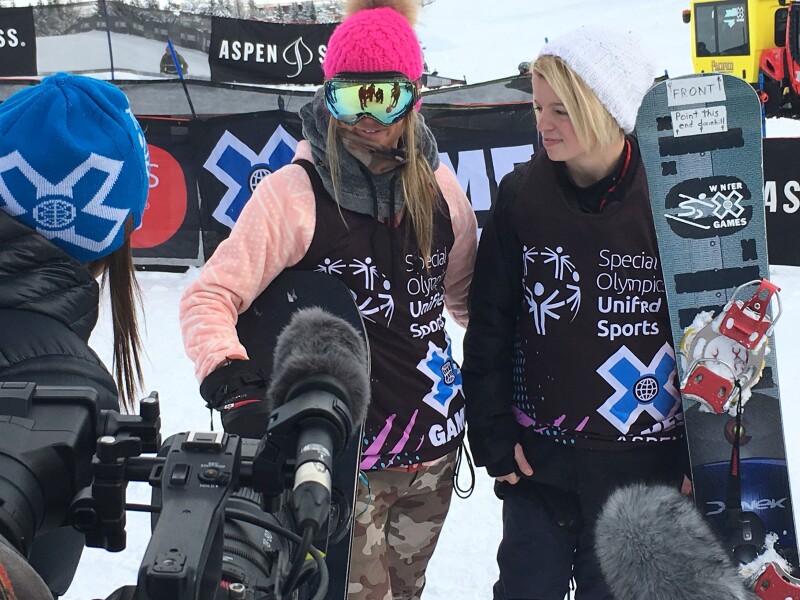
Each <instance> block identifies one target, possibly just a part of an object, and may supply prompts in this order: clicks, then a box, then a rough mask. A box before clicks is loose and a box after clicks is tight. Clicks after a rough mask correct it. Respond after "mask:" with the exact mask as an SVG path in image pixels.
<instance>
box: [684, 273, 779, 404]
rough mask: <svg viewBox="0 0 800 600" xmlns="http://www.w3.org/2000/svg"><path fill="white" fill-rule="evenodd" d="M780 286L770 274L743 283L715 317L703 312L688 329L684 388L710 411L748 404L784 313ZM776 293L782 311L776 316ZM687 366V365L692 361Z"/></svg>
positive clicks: (689, 395)
mask: <svg viewBox="0 0 800 600" xmlns="http://www.w3.org/2000/svg"><path fill="white" fill-rule="evenodd" d="M751 285H758V289H756V291H755V293H754V294H753V295H752V296H751V297H750V298H749V299H748V300H739V299H737V297H738V296H739V294H740V292H741V291H742V289H743V288H746V287H748V286H751ZM779 291H780V288H778V287H777V286H776V285H775V284H773V283H771V282H769V281H767V280H766V279H760V280H759V279H756V280H754V281H749V282H747V283H743V284H742V285H740V286H739V287H738V288H736V291H735V292H734V293H733V296H732V297H731V299H730V300H729V301H728V303H727V304H726V305H725V308H723V309H722V312H721V313H720V314H719V315H717V317H716V318H715V317H714V316H713V313H711V312H702V313H700V314H698V315H697V317H695V320H694V322H693V323H692V324H691V325H689V327H687V328H686V330H685V331H684V336H683V340H682V341H681V346H680V350H681V359H682V360H683V361H684V364H683V367H684V369H683V372H684V377H683V380H682V381H681V393H683V395H684V396H685V397H686V398H690V399H692V400H694V401H696V402H698V403H700V405H701V406H702V407H703V408H705V409H706V410H708V411H710V412H714V413H717V414H722V413H724V412H729V411H731V409H734V408H735V407H736V403H737V402H741V403H742V406H744V404H745V402H747V400H748V399H749V398H750V394H751V392H750V390H751V389H752V387H753V386H754V385H755V384H756V383H757V382H758V380H759V379H760V378H761V373H762V372H763V370H764V364H765V357H766V355H767V353H768V352H769V345H768V342H767V338H768V337H769V336H770V335H772V331H773V328H774V326H775V323H777V321H778V318H779V317H780V314H781V305H780V298H779V297H778V292H779ZM773 297H774V298H775V301H776V305H777V313H776V315H775V317H774V319H771V318H770V316H769V314H768V312H769V305H770V302H771V301H772V299H773ZM687 365H688V366H687Z"/></svg>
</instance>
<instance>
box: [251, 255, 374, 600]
mask: <svg viewBox="0 0 800 600" xmlns="http://www.w3.org/2000/svg"><path fill="white" fill-rule="evenodd" d="M314 306H316V307H320V308H323V309H325V310H326V311H328V312H329V313H332V314H333V315H335V316H337V317H340V318H342V319H344V320H345V321H347V322H348V323H349V324H350V325H352V326H353V327H355V329H356V331H358V332H359V333H362V334H363V337H364V341H365V343H367V348H368V349H369V344H368V341H367V334H366V330H365V329H364V323H363V321H362V319H361V314H360V313H359V311H358V308H357V307H356V304H355V301H354V300H353V296H352V294H351V292H350V290H349V289H348V288H347V286H345V285H344V283H342V282H341V281H339V280H338V279H336V278H335V277H333V276H332V275H328V274H326V273H318V272H312V271H300V270H296V271H293V270H287V271H284V272H282V273H281V274H280V275H279V276H278V277H276V278H275V279H274V280H273V281H272V282H271V283H270V284H269V286H267V288H266V289H265V290H264V291H263V292H262V293H261V295H259V296H258V298H256V299H255V300H254V301H253V303H252V305H251V306H250V307H249V308H248V309H247V310H246V311H245V312H243V313H242V314H241V315H239V320H238V322H237V325H236V330H237V332H238V336H239V340H240V341H241V343H242V345H243V346H244V347H245V348H246V349H247V353H248V355H249V357H250V360H252V361H256V362H257V363H258V364H259V366H261V368H262V369H263V371H264V373H265V374H266V375H267V377H268V378H269V376H270V374H271V372H272V362H273V348H274V346H275V340H276V338H277V337H278V335H279V334H280V332H281V331H282V330H283V328H284V327H285V326H286V325H287V324H288V322H289V320H290V319H291V317H292V315H293V314H294V312H295V311H297V310H299V309H302V308H309V307H314ZM365 368H369V367H368V365H366V366H365ZM361 438H362V432H361V430H360V428H359V429H357V430H356V431H354V432H353V435H352V436H351V439H350V441H349V442H348V444H347V446H346V447H345V449H344V451H343V452H342V453H341V454H340V455H339V457H338V458H336V459H335V460H334V462H333V468H332V473H331V477H332V490H331V504H332V511H331V516H330V518H329V521H330V525H331V526H330V527H329V533H330V535H329V537H328V539H327V544H326V543H325V540H315V542H314V546H316V547H317V548H318V549H319V550H320V551H322V553H323V554H324V555H325V562H326V564H327V567H328V571H329V575H330V580H329V583H328V591H327V593H326V595H325V599H326V600H344V599H345V598H346V596H347V581H348V575H349V564H350V545H351V542H352V536H353V528H352V523H353V507H354V506H355V498H356V487H357V486H356V484H357V481H358V473H359V467H358V465H359V459H360V444H359V442H360V440H361ZM245 442H248V440H245ZM253 442H255V441H253ZM246 453H247V451H246V447H243V455H246ZM312 591H313V590H312Z"/></svg>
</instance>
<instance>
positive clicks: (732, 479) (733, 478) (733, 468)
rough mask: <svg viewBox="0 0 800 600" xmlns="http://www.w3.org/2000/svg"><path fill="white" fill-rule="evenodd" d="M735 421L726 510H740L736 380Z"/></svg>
mask: <svg viewBox="0 0 800 600" xmlns="http://www.w3.org/2000/svg"><path fill="white" fill-rule="evenodd" d="M735 385H736V393H737V395H738V396H739V397H738V398H737V400H736V422H735V427H734V430H733V448H731V461H730V464H729V466H728V496H727V499H726V500H725V506H726V508H727V509H728V510H737V511H738V510H742V472H741V456H740V454H741V452H740V451H741V446H742V444H741V436H742V385H741V384H740V383H739V382H738V381H736V382H735Z"/></svg>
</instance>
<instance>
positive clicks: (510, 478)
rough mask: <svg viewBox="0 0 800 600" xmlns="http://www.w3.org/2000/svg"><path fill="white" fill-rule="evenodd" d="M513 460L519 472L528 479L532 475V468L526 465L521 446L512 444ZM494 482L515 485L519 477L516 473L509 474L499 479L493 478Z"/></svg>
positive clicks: (526, 461) (526, 460)
mask: <svg viewBox="0 0 800 600" xmlns="http://www.w3.org/2000/svg"><path fill="white" fill-rule="evenodd" d="M514 460H515V461H516V463H517V466H518V467H519V470H520V471H522V473H523V474H524V475H526V476H528V477H530V476H531V475H533V468H532V467H531V465H530V464H529V463H528V459H527V458H525V453H524V452H523V451H522V446H521V445H520V444H518V443H517V444H514ZM495 480H496V481H507V482H508V483H510V484H511V485H514V484H516V483H517V482H518V481H519V475H517V474H516V473H509V474H508V475H502V476H501V477H495Z"/></svg>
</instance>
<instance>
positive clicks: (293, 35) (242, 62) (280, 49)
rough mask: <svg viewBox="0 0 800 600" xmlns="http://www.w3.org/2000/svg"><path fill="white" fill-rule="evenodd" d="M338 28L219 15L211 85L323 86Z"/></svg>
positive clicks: (213, 29)
mask: <svg viewBox="0 0 800 600" xmlns="http://www.w3.org/2000/svg"><path fill="white" fill-rule="evenodd" d="M335 27H336V24H313V25H302V24H285V23H264V22H260V21H246V20H243V19H228V18H224V17H214V18H213V19H212V20H211V46H210V47H209V49H208V62H209V65H210V66H211V81H226V82H233V83H272V84H281V83H322V80H323V74H322V59H323V58H324V57H325V51H326V50H327V45H328V40H329V39H330V37H331V34H332V33H333V30H334V28H335Z"/></svg>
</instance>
